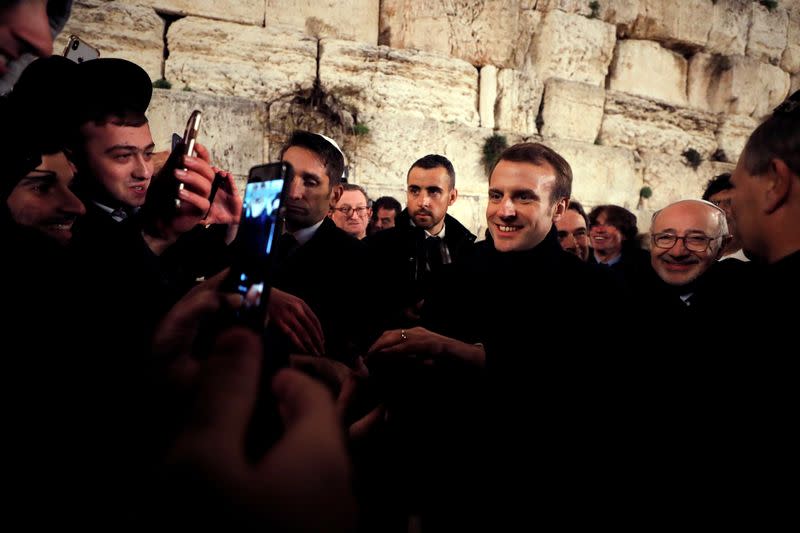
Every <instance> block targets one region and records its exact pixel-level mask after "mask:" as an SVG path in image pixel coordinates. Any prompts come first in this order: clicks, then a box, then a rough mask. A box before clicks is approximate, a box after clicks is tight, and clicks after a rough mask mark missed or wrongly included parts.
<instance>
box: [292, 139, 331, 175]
mask: <svg viewBox="0 0 800 533" xmlns="http://www.w3.org/2000/svg"><path fill="white" fill-rule="evenodd" d="M282 159H283V161H288V162H289V163H291V164H292V166H293V167H294V170H295V173H302V172H311V173H313V174H316V175H317V176H319V177H321V178H323V179H328V173H327V171H326V169H325V163H324V162H323V161H322V157H320V155H319V154H318V153H316V152H314V151H312V150H309V149H308V148H305V147H303V146H290V147H289V148H287V149H286V151H285V152H284V153H283V158H282Z"/></svg>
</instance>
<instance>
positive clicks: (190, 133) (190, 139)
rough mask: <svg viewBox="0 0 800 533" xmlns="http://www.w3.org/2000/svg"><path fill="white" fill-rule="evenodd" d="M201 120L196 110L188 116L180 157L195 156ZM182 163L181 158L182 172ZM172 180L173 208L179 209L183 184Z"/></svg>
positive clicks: (199, 113) (200, 114)
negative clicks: (173, 187) (173, 191)
mask: <svg viewBox="0 0 800 533" xmlns="http://www.w3.org/2000/svg"><path fill="white" fill-rule="evenodd" d="M202 118H203V114H202V113H201V112H200V111H199V110H197V109H195V110H194V111H192V114H191V115H190V116H189V120H188V121H187V122H186V130H185V131H184V132H183V139H181V142H180V144H179V146H180V148H181V150H180V152H179V153H180V155H181V156H187V155H188V156H189V157H194V156H195V150H194V145H195V143H196V142H197V134H198V133H199V132H200V119H202ZM182 163H183V157H181V168H183V170H186V168H184V167H183V166H182ZM172 178H173V180H174V181H175V194H174V196H173V197H174V199H175V208H176V209H180V207H181V199H180V197H179V196H178V194H179V193H180V191H181V190H182V189H183V188H184V185H183V183H181V182H179V181H178V180H177V179H175V176H173V177H172ZM215 181H216V179H215Z"/></svg>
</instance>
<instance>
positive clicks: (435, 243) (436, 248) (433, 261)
mask: <svg viewBox="0 0 800 533" xmlns="http://www.w3.org/2000/svg"><path fill="white" fill-rule="evenodd" d="M443 244H444V243H443V242H442V238H441V237H428V238H427V239H425V250H426V254H427V256H428V257H427V259H428V270H429V271H430V272H435V271H436V270H437V269H438V268H439V267H441V266H442V263H443V262H444V261H443V258H442V252H443V250H442V247H443V246H442V245H443Z"/></svg>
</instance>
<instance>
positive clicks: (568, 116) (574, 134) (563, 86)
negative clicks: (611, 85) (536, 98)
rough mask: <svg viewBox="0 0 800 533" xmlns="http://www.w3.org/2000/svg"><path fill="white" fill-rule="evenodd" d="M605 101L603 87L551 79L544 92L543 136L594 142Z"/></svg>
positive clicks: (601, 119)
mask: <svg viewBox="0 0 800 533" xmlns="http://www.w3.org/2000/svg"><path fill="white" fill-rule="evenodd" d="M605 99H606V91H605V89H603V88H602V87H597V86H594V85H589V84H587V83H579V82H577V81H565V80H559V79H558V78H550V79H549V80H547V83H546V84H545V91H544V106H543V107H542V122H543V124H542V136H543V137H545V138H547V137H559V138H561V139H572V140H575V141H583V142H587V143H594V141H595V139H596V138H597V133H598V132H599V131H600V123H601V122H602V121H603V107H604V104H605Z"/></svg>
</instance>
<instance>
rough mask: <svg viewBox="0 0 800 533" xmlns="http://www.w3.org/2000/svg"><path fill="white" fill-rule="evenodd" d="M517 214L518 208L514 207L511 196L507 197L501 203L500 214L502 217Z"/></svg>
mask: <svg viewBox="0 0 800 533" xmlns="http://www.w3.org/2000/svg"><path fill="white" fill-rule="evenodd" d="M516 215H517V210H516V209H515V208H514V202H513V201H511V198H506V199H504V200H503V201H502V202H501V203H500V216H501V217H514V216H516Z"/></svg>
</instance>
